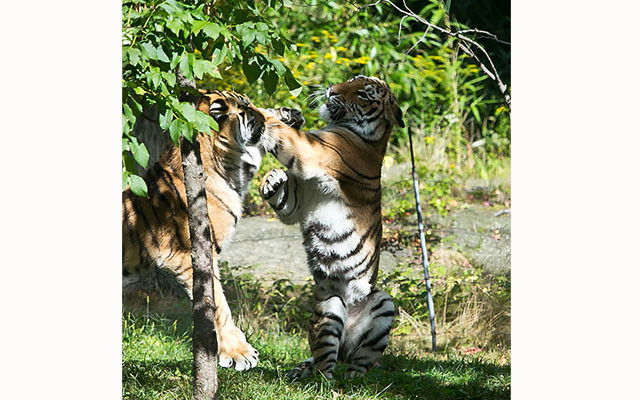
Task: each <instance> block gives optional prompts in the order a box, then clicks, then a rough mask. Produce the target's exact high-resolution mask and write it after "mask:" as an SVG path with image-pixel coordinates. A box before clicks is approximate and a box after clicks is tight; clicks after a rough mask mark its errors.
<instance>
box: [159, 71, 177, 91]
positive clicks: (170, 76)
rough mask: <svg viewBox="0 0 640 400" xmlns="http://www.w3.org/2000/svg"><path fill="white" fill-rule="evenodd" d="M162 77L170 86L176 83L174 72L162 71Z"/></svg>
mask: <svg viewBox="0 0 640 400" xmlns="http://www.w3.org/2000/svg"><path fill="white" fill-rule="evenodd" d="M162 77H163V78H164V80H165V82H167V84H168V85H169V86H171V87H174V86H175V85H176V74H174V73H173V72H164V71H163V72H162Z"/></svg>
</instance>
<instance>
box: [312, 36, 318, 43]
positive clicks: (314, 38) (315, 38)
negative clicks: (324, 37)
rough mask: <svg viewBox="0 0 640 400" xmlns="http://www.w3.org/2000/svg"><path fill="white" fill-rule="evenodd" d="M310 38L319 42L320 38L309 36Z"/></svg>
mask: <svg viewBox="0 0 640 400" xmlns="http://www.w3.org/2000/svg"><path fill="white" fill-rule="evenodd" d="M311 40H313V41H314V42H316V43H320V38H319V37H317V36H311Z"/></svg>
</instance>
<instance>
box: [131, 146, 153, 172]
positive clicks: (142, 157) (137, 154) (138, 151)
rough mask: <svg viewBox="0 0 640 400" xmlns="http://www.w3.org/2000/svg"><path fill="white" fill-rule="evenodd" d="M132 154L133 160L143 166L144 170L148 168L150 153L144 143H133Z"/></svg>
mask: <svg viewBox="0 0 640 400" xmlns="http://www.w3.org/2000/svg"><path fill="white" fill-rule="evenodd" d="M131 153H132V154H133V158H134V159H135V160H136V162H137V163H138V164H140V165H141V166H142V168H147V164H148V163H149V151H148V150H147V146H145V145H144V143H140V144H137V143H134V142H131Z"/></svg>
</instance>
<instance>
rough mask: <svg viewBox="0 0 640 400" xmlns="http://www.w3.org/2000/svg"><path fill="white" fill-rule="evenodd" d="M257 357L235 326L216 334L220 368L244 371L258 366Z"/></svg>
mask: <svg viewBox="0 0 640 400" xmlns="http://www.w3.org/2000/svg"><path fill="white" fill-rule="evenodd" d="M259 355H260V353H258V350H256V349H254V348H253V346H251V345H250V344H249V343H247V340H246V338H245V336H244V333H242V331H241V330H240V329H238V328H236V327H235V326H234V327H233V328H229V329H227V330H225V331H224V332H219V333H218V364H220V366H221V367H223V368H234V369H235V370H236V371H245V370H248V369H250V368H253V367H255V366H256V365H257V364H258V356H259Z"/></svg>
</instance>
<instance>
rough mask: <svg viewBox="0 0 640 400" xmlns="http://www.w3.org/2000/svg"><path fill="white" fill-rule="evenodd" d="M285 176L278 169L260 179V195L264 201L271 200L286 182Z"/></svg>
mask: <svg viewBox="0 0 640 400" xmlns="http://www.w3.org/2000/svg"><path fill="white" fill-rule="evenodd" d="M287 179H288V178H287V174H286V173H285V172H284V171H283V170H281V169H280V168H277V169H272V170H271V171H269V172H267V174H266V175H265V176H264V178H263V179H262V183H261V184H260V195H261V196H262V198H263V199H264V200H267V201H269V200H271V199H272V198H273V196H274V195H275V194H276V193H277V192H278V189H280V188H281V187H282V186H283V185H284V184H285V183H286V182H287Z"/></svg>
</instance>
